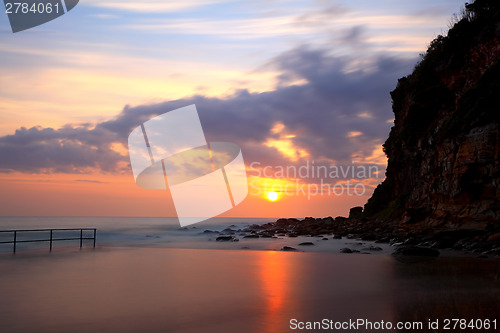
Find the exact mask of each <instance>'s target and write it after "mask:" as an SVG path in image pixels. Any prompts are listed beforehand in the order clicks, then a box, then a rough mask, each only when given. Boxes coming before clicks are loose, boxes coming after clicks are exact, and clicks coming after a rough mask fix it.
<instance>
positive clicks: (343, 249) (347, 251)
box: [340, 247, 352, 253]
mask: <svg viewBox="0 0 500 333" xmlns="http://www.w3.org/2000/svg"><path fill="white" fill-rule="evenodd" d="M340 253H352V250H351V249H350V248H347V247H344V248H342V249H340Z"/></svg>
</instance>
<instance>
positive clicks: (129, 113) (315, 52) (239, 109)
mask: <svg viewBox="0 0 500 333" xmlns="http://www.w3.org/2000/svg"><path fill="white" fill-rule="evenodd" d="M414 62H415V59H405V58H396V57H387V56H383V55H380V56H374V57H372V58H370V59H362V58H359V59H350V58H346V57H339V56H334V55H331V54H330V53H329V52H328V51H326V50H323V49H311V48H309V47H306V46H302V47H299V48H296V49H293V50H291V51H288V52H286V53H284V54H281V55H280V56H278V57H276V58H274V59H273V60H272V61H271V62H270V63H269V64H268V66H271V67H274V68H275V69H276V70H278V71H279V72H280V73H281V75H280V77H279V82H280V84H279V85H278V86H277V87H276V89H275V90H273V91H268V92H262V93H250V92H248V91H247V90H239V91H237V92H236V93H234V94H233V95H232V96H229V97H226V98H213V97H206V96H202V95H195V96H192V97H189V98H183V99H178V100H174V101H168V102H163V103H157V104H151V105H141V106H136V107H130V106H126V107H125V108H124V109H123V110H122V111H121V113H120V114H119V115H118V116H117V117H116V118H114V119H112V120H108V121H104V122H100V123H98V124H96V125H95V126H91V125H89V124H76V125H75V124H69V125H66V126H64V127H62V128H59V129H53V128H42V127H33V128H30V129H26V128H20V129H18V130H17V131H16V132H15V133H14V134H12V135H6V136H3V137H0V156H2V158H1V159H0V170H2V171H3V172H8V171H21V172H30V173H37V172H65V173H75V172H76V173H79V172H80V173H81V172H87V171H89V170H96V169H97V170H100V171H102V172H114V173H121V172H130V169H129V166H128V165H127V164H128V157H127V156H125V155H124V154H123V153H120V152H119V151H117V150H116V149H115V148H114V147H115V146H116V145H117V144H119V145H120V144H121V145H126V142H127V137H128V135H129V133H130V132H131V131H132V129H133V128H135V127H137V126H139V125H140V124H141V123H143V122H144V121H146V120H148V119H150V118H152V117H154V116H156V115H159V114H162V113H165V112H167V111H169V110H173V109H176V108H180V107H183V106H186V105H189V104H196V106H197V109H198V112H199V115H200V119H201V122H202V125H203V127H204V130H205V133H206V137H207V139H208V140H209V141H230V142H235V143H237V144H239V145H240V146H241V147H242V149H243V153H244V156H245V160H246V162H247V164H249V163H251V162H253V161H259V162H260V163H262V165H289V164H294V163H298V164H300V163H302V162H303V161H301V160H300V159H299V160H295V161H294V160H293V159H290V158H289V157H287V155H286V154H283V153H282V152H280V150H279V149H278V148H276V147H280V145H279V143H277V144H275V145H269V144H266V143H269V142H270V141H269V140H271V141H272V140H274V141H273V142H276V140H278V141H279V140H280V137H279V136H277V135H276V133H275V131H274V132H273V128H275V126H276V125H277V124H282V125H280V128H281V132H280V133H281V134H280V135H283V138H285V139H283V140H286V147H287V149H288V151H289V150H290V149H296V150H297V152H306V153H307V154H306V155H307V159H309V160H315V161H323V162H325V163H327V162H329V163H339V164H349V163H351V161H352V160H353V158H354V157H356V159H357V160H360V159H361V160H363V158H370V157H372V156H373V155H374V151H377V150H379V149H380V145H381V143H382V142H383V141H384V140H385V138H386V137H387V135H388V133H389V129H390V126H391V125H390V124H389V123H388V122H387V120H388V119H391V118H392V112H391V104H390V98H389V91H391V90H392V89H393V88H394V87H395V85H396V82H397V78H399V77H400V76H402V75H406V74H408V73H409V72H410V70H411V68H412V67H413V64H414ZM297 79H299V80H301V82H305V83H304V84H301V85H294V84H293V82H295V81H296V80H297ZM352 133H356V135H352ZM282 147H283V146H282ZM299 155H300V154H299ZM306 155H304V154H302V156H306Z"/></svg>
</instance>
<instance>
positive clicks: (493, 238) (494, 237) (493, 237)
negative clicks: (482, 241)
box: [488, 232, 500, 242]
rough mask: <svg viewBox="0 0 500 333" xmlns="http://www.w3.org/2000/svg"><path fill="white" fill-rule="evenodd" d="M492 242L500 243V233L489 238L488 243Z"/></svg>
mask: <svg viewBox="0 0 500 333" xmlns="http://www.w3.org/2000/svg"><path fill="white" fill-rule="evenodd" d="M491 241H500V232H497V233H496V234H493V235H491V236H490V237H488V242H491Z"/></svg>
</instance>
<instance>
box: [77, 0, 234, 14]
mask: <svg viewBox="0 0 500 333" xmlns="http://www.w3.org/2000/svg"><path fill="white" fill-rule="evenodd" d="M221 2H224V1H222V0H185V1H164V0H143V1H136V0H120V1H102V0H86V1H85V4H86V5H89V6H95V7H99V8H106V9H113V10H120V11H130V12H135V13H137V12H141V13H169V12H178V11H183V10H187V9H192V8H196V7H200V6H205V5H210V4H216V3H221Z"/></svg>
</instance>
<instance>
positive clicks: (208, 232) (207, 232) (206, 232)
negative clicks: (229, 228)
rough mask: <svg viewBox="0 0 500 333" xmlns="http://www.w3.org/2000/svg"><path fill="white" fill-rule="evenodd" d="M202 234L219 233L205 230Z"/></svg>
mask: <svg viewBox="0 0 500 333" xmlns="http://www.w3.org/2000/svg"><path fill="white" fill-rule="evenodd" d="M203 233H204V234H218V233H219V232H218V231H214V230H205V231H203Z"/></svg>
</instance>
